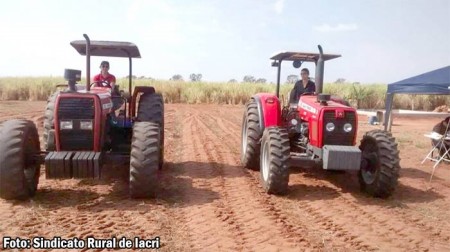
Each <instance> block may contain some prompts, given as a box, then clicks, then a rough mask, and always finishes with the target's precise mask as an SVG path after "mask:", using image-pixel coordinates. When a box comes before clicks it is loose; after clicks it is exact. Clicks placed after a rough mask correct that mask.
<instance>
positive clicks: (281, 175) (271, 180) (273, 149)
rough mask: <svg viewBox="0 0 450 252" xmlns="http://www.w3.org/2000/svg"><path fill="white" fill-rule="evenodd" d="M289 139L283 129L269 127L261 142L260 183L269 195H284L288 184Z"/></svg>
mask: <svg viewBox="0 0 450 252" xmlns="http://www.w3.org/2000/svg"><path fill="white" fill-rule="evenodd" d="M289 157H290V147H289V137H288V133H287V131H286V130H285V129H282V128H278V127H269V128H266V129H265V130H264V134H263V137H262V141H261V172H260V175H261V182H262V186H263V188H264V190H265V191H266V192H267V193H270V194H284V193H286V191H287V189H288V183H289V164H288V163H289Z"/></svg>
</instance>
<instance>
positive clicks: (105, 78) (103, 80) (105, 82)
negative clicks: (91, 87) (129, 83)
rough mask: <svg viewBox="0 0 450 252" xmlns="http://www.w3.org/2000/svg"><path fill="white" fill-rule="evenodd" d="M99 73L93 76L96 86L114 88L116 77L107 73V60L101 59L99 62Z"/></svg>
mask: <svg viewBox="0 0 450 252" xmlns="http://www.w3.org/2000/svg"><path fill="white" fill-rule="evenodd" d="M100 70H101V71H100V73H99V74H97V75H96V76H94V82H95V86H96V87H108V88H111V91H112V90H114V86H115V85H116V77H115V76H114V75H112V74H110V73H109V62H108V61H102V63H101V64H100Z"/></svg>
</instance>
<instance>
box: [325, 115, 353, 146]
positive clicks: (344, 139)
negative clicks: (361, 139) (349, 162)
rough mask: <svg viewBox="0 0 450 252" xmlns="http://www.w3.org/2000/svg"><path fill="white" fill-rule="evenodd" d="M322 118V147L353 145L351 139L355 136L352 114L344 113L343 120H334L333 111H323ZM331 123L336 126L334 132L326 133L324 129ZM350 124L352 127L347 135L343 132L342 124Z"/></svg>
mask: <svg viewBox="0 0 450 252" xmlns="http://www.w3.org/2000/svg"><path fill="white" fill-rule="evenodd" d="M323 115H324V117H323V129H322V130H323V131H322V132H323V145H346V146H350V145H353V138H354V136H355V134H356V132H355V130H356V115H355V113H354V112H347V111H345V118H336V116H335V111H334V110H331V111H325V112H324V114H323ZM329 122H332V123H334V125H335V126H336V128H335V129H334V131H332V132H328V131H327V130H326V129H325V127H326V125H327V123H329ZM345 123H350V124H351V125H352V127H353V129H352V131H350V132H349V133H347V132H345V131H344V124H345Z"/></svg>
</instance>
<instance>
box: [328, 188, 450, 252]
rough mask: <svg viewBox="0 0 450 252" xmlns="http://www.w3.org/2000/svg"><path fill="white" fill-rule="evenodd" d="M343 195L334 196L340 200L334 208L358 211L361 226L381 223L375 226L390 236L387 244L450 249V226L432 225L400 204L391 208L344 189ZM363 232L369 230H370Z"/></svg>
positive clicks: (402, 246) (345, 213)
mask: <svg viewBox="0 0 450 252" xmlns="http://www.w3.org/2000/svg"><path fill="white" fill-rule="evenodd" d="M322 183H323V184H326V185H327V186H328V187H330V188H333V189H335V190H340V188H338V187H336V186H335V185H334V184H332V183H331V182H329V181H322ZM339 196H340V197H339V198H337V199H334V201H336V202H334V203H333V204H330V205H331V206H332V208H331V209H332V210H333V211H334V212H340V213H341V214H343V215H346V216H348V218H355V219H356V216H355V215H356V214H357V217H358V220H361V225H358V226H362V227H367V226H371V225H373V223H377V224H378V225H379V226H380V228H376V229H374V232H376V233H377V235H378V236H379V237H386V241H387V243H386V244H385V245H386V247H388V246H391V247H392V244H396V243H398V244H397V245H398V246H399V247H398V248H405V247H407V246H405V245H404V244H408V245H409V246H410V247H408V248H409V249H411V250H426V249H427V248H433V247H434V248H435V249H442V248H443V247H445V248H446V249H450V246H449V240H450V236H449V232H448V230H443V229H442V228H439V227H436V226H432V225H429V224H428V223H426V222H425V221H421V220H420V218H418V217H416V216H414V214H413V213H412V212H405V211H404V210H403V211H401V210H399V209H398V207H390V208H388V207H386V206H385V207H382V206H379V205H378V204H373V203H374V201H382V200H379V199H372V198H364V197H365V196H351V195H350V194H348V193H341V194H340V195H339ZM357 198H358V199H359V200H360V201H361V202H362V203H361V204H357V203H355V201H356V200H357ZM337 201H339V202H337ZM341 204H345V205H346V206H347V207H350V208H352V209H354V211H353V212H354V213H355V215H351V214H349V213H348V212H346V211H345V209H343V208H341V207H339V205H341ZM380 213H383V214H380ZM405 224H406V225H405ZM362 233H363V234H366V233H367V232H362ZM362 236H364V235H362ZM399 236H400V237H399ZM392 239H394V240H395V242H394V241H393V240H392Z"/></svg>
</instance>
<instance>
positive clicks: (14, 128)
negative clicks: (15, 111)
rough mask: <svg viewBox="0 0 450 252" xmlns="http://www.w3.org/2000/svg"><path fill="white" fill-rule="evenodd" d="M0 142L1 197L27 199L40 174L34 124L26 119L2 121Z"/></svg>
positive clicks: (34, 190) (32, 194)
mask: <svg viewBox="0 0 450 252" xmlns="http://www.w3.org/2000/svg"><path fill="white" fill-rule="evenodd" d="M0 143H1V144H0V197H1V198H3V199H26V198H29V197H32V196H34V194H35V193H36V190H37V187H38V183H39V175H40V164H39V162H38V161H37V158H36V155H38V154H39V151H40V147H39V135H38V132H37V129H36V125H35V124H34V123H33V122H31V121H28V120H10V121H6V122H3V123H2V124H1V125H0Z"/></svg>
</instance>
